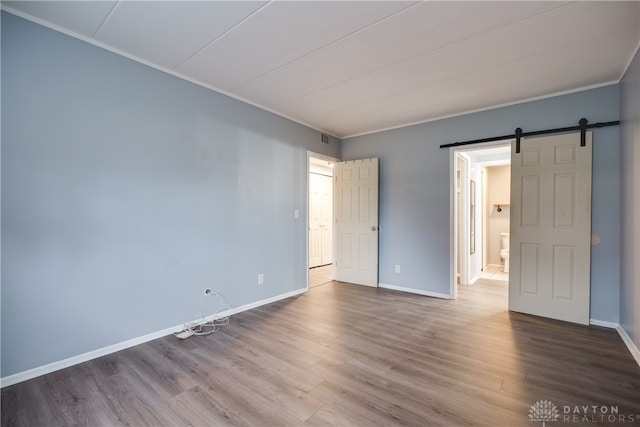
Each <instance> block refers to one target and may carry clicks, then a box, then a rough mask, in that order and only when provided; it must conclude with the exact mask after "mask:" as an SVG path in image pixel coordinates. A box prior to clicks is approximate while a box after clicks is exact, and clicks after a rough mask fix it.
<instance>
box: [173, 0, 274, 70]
mask: <svg viewBox="0 0 640 427" xmlns="http://www.w3.org/2000/svg"><path fill="white" fill-rule="evenodd" d="M272 1H273V0H269V1H268V2H266V3H265V4H263V5H262V6H260V7H259V8H257V9H255V10H254V11H253V12H251V13H250V14H248V15H247V16H245V17H244V18H242V19H241V20H240V21H238V22H236V23H235V24H234V25H232V26H231V27H229V28H228V29H227V30H226V31H225V32H223V33H222V34H220V35H219V36H218V37H216V38H214V39H213V40H211V41H210V42H208V43H207V44H205V45H204V46H202V47H201V48H200V49H198V50H196V51H195V52H194V53H192V54H191V55H189V56H188V57H187V58H185V59H184V60H183V61H181V62H179V63H178V64H177V65H175V66H174V67H173V68H172V69H174V70H177V69H178V68H180V67H181V66H182V65H184V64H185V62H187V61H189V60H190V59H192V58H193V57H194V56H196V55H198V54H199V53H200V52H202V51H203V50H205V49H207V48H208V47H209V46H211V45H213V44H214V43H215V42H217V41H218V40H220V39H222V38H223V37H225V36H226V35H227V34H229V33H230V32H231V31H233V30H235V29H236V28H238V27H239V26H240V25H242V24H244V23H245V22H246V21H248V20H249V19H251V18H253V17H254V16H255V15H256V14H258V13H259V12H261V11H262V10H263V9H264V8H266V7H267V6H269V5H270V4H271V2H272Z"/></svg>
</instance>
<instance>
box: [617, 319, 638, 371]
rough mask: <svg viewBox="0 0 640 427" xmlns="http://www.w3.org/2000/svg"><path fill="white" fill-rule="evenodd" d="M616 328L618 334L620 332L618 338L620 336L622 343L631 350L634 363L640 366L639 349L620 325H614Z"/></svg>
mask: <svg viewBox="0 0 640 427" xmlns="http://www.w3.org/2000/svg"><path fill="white" fill-rule="evenodd" d="M616 330H617V331H618V334H620V338H622V341H624V343H625V344H626V345H627V348H628V349H629V351H630V352H631V355H632V356H633V358H634V359H636V363H637V364H638V365H639V366H640V350H639V349H638V347H637V346H636V344H635V343H634V342H633V340H632V339H631V337H630V336H629V335H628V334H627V331H625V330H624V328H623V327H622V326H620V325H618V326H617V327H616Z"/></svg>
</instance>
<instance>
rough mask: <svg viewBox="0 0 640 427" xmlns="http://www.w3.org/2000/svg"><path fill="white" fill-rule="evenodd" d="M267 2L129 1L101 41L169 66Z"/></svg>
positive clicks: (100, 35) (102, 32)
mask: <svg viewBox="0 0 640 427" xmlns="http://www.w3.org/2000/svg"><path fill="white" fill-rule="evenodd" d="M264 4H266V2H265V1H148V2H147V1H125V2H120V3H118V5H117V6H116V7H115V9H114V10H113V13H112V14H111V15H110V16H109V19H108V20H107V21H106V22H105V24H104V25H103V26H102V28H101V29H100V31H99V32H98V33H97V34H96V37H95V38H96V40H99V41H101V42H103V43H106V44H108V45H110V46H113V47H115V48H117V49H120V50H122V51H124V52H128V53H131V54H133V55H135V56H137V57H139V58H143V59H145V60H148V61H151V62H154V63H156V64H158V65H162V66H164V67H167V68H170V69H172V68H174V67H176V66H177V65H178V64H180V63H181V62H182V61H184V60H185V59H187V58H189V57H190V56H191V55H193V54H194V53H196V52H197V51H198V50H200V49H202V48H204V47H205V46H206V45H207V44H208V43H209V42H211V41H213V40H215V39H216V38H217V37H219V36H221V35H222V34H223V33H224V32H225V31H227V30H229V29H230V28H231V27H233V26H234V25H235V24H237V23H238V22H240V21H241V20H242V19H244V18H245V17H246V16H248V15H250V14H251V13H253V12H254V11H255V10H257V9H259V8H260V7H261V6H262V5H264Z"/></svg>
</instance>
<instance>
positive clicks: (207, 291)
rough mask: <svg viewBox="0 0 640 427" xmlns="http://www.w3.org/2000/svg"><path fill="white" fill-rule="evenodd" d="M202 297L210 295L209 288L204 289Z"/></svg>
mask: <svg viewBox="0 0 640 427" xmlns="http://www.w3.org/2000/svg"><path fill="white" fill-rule="evenodd" d="M204 295H205V296H209V295H211V288H205V289H204Z"/></svg>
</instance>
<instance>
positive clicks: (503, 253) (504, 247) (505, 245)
mask: <svg viewBox="0 0 640 427" xmlns="http://www.w3.org/2000/svg"><path fill="white" fill-rule="evenodd" d="M500 258H502V259H503V260H504V272H505V273H508V272H509V233H500Z"/></svg>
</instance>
